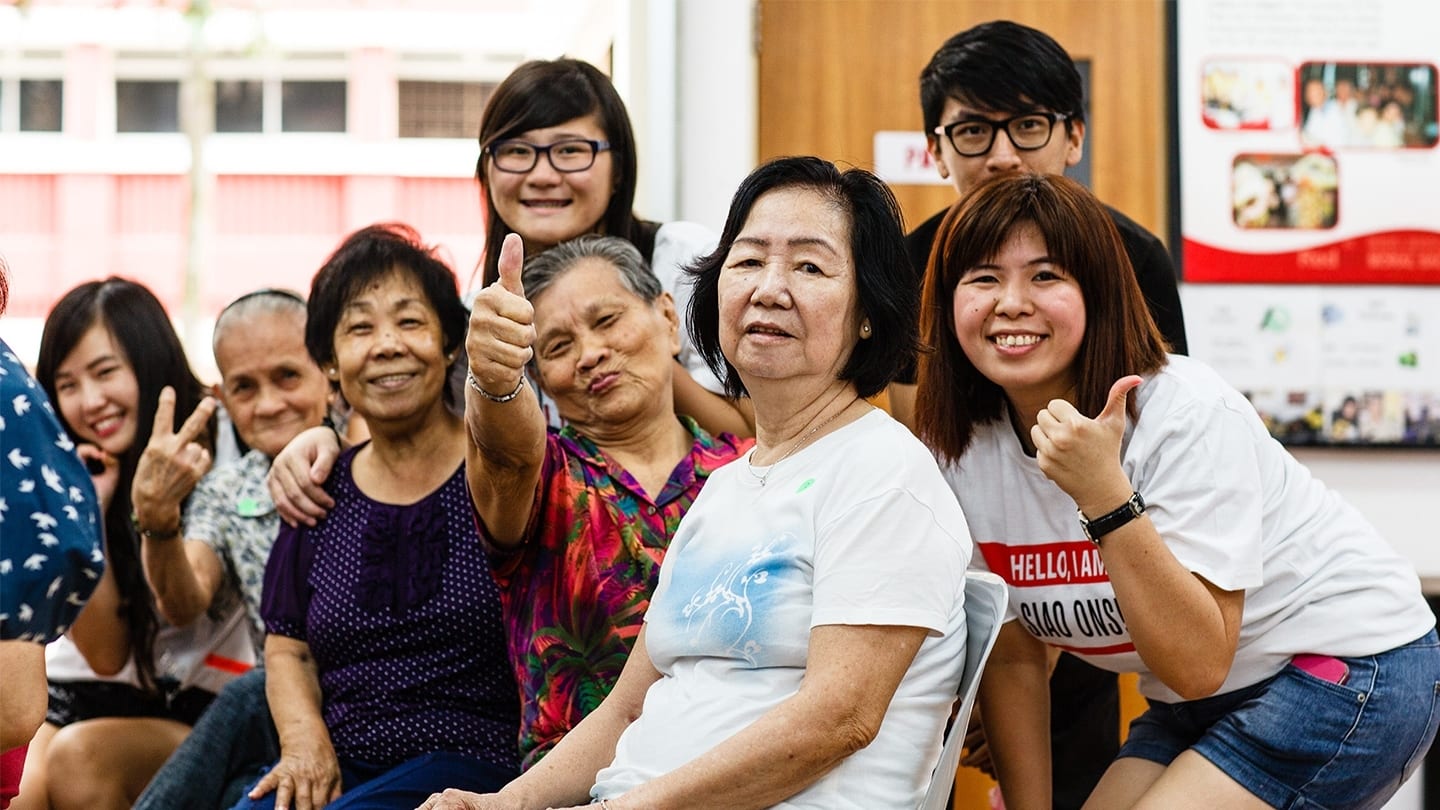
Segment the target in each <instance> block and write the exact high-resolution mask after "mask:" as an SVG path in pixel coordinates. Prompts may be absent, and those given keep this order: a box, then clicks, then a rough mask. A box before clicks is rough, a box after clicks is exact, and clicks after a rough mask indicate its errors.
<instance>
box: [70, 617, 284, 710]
mask: <svg viewBox="0 0 1440 810" xmlns="http://www.w3.org/2000/svg"><path fill="white" fill-rule="evenodd" d="M257 662H258V659H257V657H256V655H255V646H254V644H253V643H252V639H251V629H250V621H249V619H248V618H247V617H246V614H245V608H244V606H243V605H241V604H239V603H238V602H237V603H235V604H232V605H231V606H230V607H229V608H228V609H227V610H226V612H225V613H224V614H223V615H221V616H219V617H218V618H216V617H212V616H211V615H210V614H208V613H205V614H201V615H200V616H199V617H198V618H196V619H195V620H194V621H192V622H190V623H189V624H187V625H185V626H184V627H176V626H174V625H172V624H170V623H168V622H165V621H163V620H162V621H161V623H160V628H159V630H157V631H156V633H155V674H156V676H158V677H160V678H164V679H170V680H174V681H176V682H177V683H178V684H179V688H181V689H186V688H190V687H196V688H199V689H205V690H208V691H210V692H219V691H220V689H221V688H222V687H223V686H224V685H225V684H226V683H228V682H229V681H230V680H231V679H233V678H234V677H235V676H236V675H237V674H239V673H240V672H243V671H245V670H246V669H249V668H250V667H252V666H254V665H255V664H256V663H257ZM45 677H46V679H48V680H51V681H56V682H60V683H71V682H86V681H103V682H108V683H124V684H129V685H130V686H135V687H138V686H140V675H139V671H138V670H137V669H136V667H135V656H133V655H132V656H130V660H129V661H127V662H125V667H124V668H123V669H121V670H120V671H119V672H117V673H115V674H114V675H100V674H99V673H97V672H96V671H95V670H94V669H91V667H90V664H89V663H88V662H86V660H85V656H84V655H82V654H81V653H80V648H79V647H76V646H75V642H73V641H71V640H70V636H68V635H64V636H61V637H60V638H58V639H55V640H54V641H52V642H50V643H49V644H47V645H45Z"/></svg>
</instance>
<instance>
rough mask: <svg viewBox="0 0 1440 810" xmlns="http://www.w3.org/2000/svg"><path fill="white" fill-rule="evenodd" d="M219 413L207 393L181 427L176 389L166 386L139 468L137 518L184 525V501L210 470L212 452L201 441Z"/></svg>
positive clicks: (150, 524)
mask: <svg viewBox="0 0 1440 810" xmlns="http://www.w3.org/2000/svg"><path fill="white" fill-rule="evenodd" d="M214 415H215V400H214V399H212V398H210V397H205V398H204V399H202V400H200V404H199V405H197V406H195V412H194V413H192V414H190V417H189V418H188V419H186V420H185V423H184V424H183V425H181V426H180V429H179V430H174V429H173V428H172V426H173V425H174V424H175V389H174V388H171V387H170V386H168V385H167V386H165V387H164V388H163V389H161V391H160V401H159V403H158V404H157V405H156V406H155V426H154V428H153V430H152V431H151V433H150V443H149V444H147V445H146V446H145V452H144V453H142V454H141V455H140V463H139V465H138V466H137V467H136V468H135V482H134V484H132V485H131V487H130V498H131V500H132V501H133V502H134V506H135V519H136V522H138V523H139V524H140V525H141V526H143V527H145V528H146V529H148V530H151V531H157V532H160V533H165V532H166V531H167V530H168V529H170V528H176V529H178V528H179V526H180V503H181V501H183V500H185V498H186V496H188V495H189V494H190V491H191V490H193V489H194V488H195V485H196V484H198V483H199V482H200V479H201V478H202V477H203V476H204V475H205V473H206V472H207V471H208V470H209V469H210V451H209V450H207V449H205V447H204V445H202V444H200V443H199V442H198V441H196V440H197V439H198V438H199V437H200V434H201V433H202V432H203V431H204V430H205V426H206V425H207V424H208V423H209V421H210V417H212V416H214Z"/></svg>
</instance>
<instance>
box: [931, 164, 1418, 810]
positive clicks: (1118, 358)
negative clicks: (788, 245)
mask: <svg viewBox="0 0 1440 810" xmlns="http://www.w3.org/2000/svg"><path fill="white" fill-rule="evenodd" d="M922 323H923V331H924V338H925V341H926V342H927V343H928V344H929V345H931V346H932V347H933V348H934V352H933V354H931V355H929V356H927V357H923V358H922V360H921V365H920V378H919V392H918V401H919V409H918V417H919V425H920V429H921V435H922V437H923V438H924V439H925V440H926V441H927V443H929V444H930V445H931V447H932V448H933V449H934V450H935V451H936V452H937V454H938V455H939V456H940V457H941V458H942V460H944V461H946V462H948V463H949V465H950V466H949V469H948V471H947V475H948V476H949V477H950V480H951V484H952V487H953V488H954V490H955V492H956V494H957V496H958V497H959V498H960V502H961V505H962V506H963V507H964V510H965V516H966V519H967V520H968V521H969V524H970V530H971V535H972V538H973V539H974V541H975V544H976V549H977V551H978V552H979V553H977V554H976V555H975V556H974V558H973V559H974V560H975V561H976V562H977V563H979V564H981V565H983V566H985V567H988V568H989V569H990V570H993V571H994V572H995V573H997V574H999V575H1000V576H1002V577H1003V578H1005V579H1006V581H1007V582H1008V583H1009V585H1010V616H1009V619H1011V621H1009V623H1007V624H1006V625H1005V626H1004V628H1003V629H1002V630H1001V633H1000V637H999V640H998V641H997V642H996V645H995V651H994V653H993V654H992V656H991V658H990V662H989V664H988V666H987V668H986V671H985V676H984V679H983V681H982V683H981V688H980V704H981V716H982V717H983V718H984V724H985V732H986V738H987V739H988V741H989V748H990V753H991V757H992V758H993V760H994V763H995V766H996V769H997V771H998V773H999V778H1000V786H1001V789H1002V791H1003V793H1004V796H1005V803H1006V806H1007V807H1010V808H1014V809H1017V810H1018V809H1019V808H1029V807H1048V806H1049V803H1050V768H1049V758H1048V757H1047V756H1046V755H1045V753H1046V752H1048V751H1049V750H1050V746H1049V740H1048V732H1049V716H1050V712H1049V706H1048V692H1047V690H1046V678H1047V649H1046V647H1047V645H1048V646H1050V647H1058V648H1060V649H1063V650H1067V651H1069V652H1072V653H1075V654H1077V655H1079V656H1081V657H1082V658H1083V659H1085V660H1087V661H1089V662H1090V663H1092V664H1094V665H1096V666H1098V667H1101V668H1104V669H1109V670H1112V671H1115V672H1138V673H1139V675H1140V689H1141V692H1142V693H1144V695H1145V697H1146V698H1147V699H1148V700H1149V702H1150V707H1151V708H1150V709H1149V711H1147V712H1146V713H1145V714H1143V715H1142V716H1141V717H1140V718H1139V719H1137V720H1136V721H1135V722H1134V723H1133V724H1132V725H1131V727H1130V733H1129V737H1128V739H1127V740H1126V742H1125V744H1124V745H1123V746H1122V747H1121V749H1120V754H1119V758H1117V759H1116V760H1115V762H1114V763H1113V764H1112V765H1111V766H1110V768H1109V770H1108V771H1107V772H1106V774H1105V776H1104V777H1103V778H1102V779H1101V781H1100V784H1099V785H1098V786H1097V787H1096V789H1095V792H1094V793H1093V794H1092V795H1091V796H1090V799H1089V802H1088V804H1087V805H1086V806H1087V807H1103V808H1116V807H1140V806H1143V807H1167V808H1168V807H1199V806H1203V807H1236V808H1241V807H1245V808H1248V807H1266V806H1274V807H1294V806H1300V805H1304V806H1311V805H1312V804H1313V805H1314V806H1325V807H1378V806H1380V805H1381V804H1383V803H1384V801H1385V799H1386V798H1387V797H1388V796H1390V795H1391V794H1392V793H1394V792H1395V790H1396V789H1397V788H1398V787H1399V786H1400V784H1401V782H1403V781H1404V779H1405V778H1406V777H1408V776H1409V775H1410V774H1411V773H1412V772H1413V771H1414V769H1415V768H1416V767H1418V765H1419V763H1420V760H1421V759H1422V758H1423V756H1424V754H1425V751H1426V750H1427V749H1428V748H1429V746H1430V743H1431V741H1432V740H1433V739H1434V737H1435V730H1436V725H1437V723H1440V703H1437V694H1440V692H1437V690H1440V642H1437V639H1436V635H1435V630H1434V627H1435V618H1434V616H1433V615H1432V614H1431V613H1430V611H1429V609H1428V608H1427V607H1426V604H1425V602H1424V600H1423V599H1422V597H1421V595H1420V583H1419V580H1418V578H1417V577H1416V575H1415V571H1414V570H1413V569H1412V568H1411V567H1410V565H1409V564H1408V563H1407V562H1406V561H1405V560H1403V559H1402V558H1401V557H1400V556H1399V555H1398V554H1396V553H1395V551H1394V550H1393V549H1391V548H1390V547H1389V546H1388V545H1386V543H1385V541H1384V539H1382V538H1381V537H1380V535H1379V533H1378V532H1377V531H1376V530H1375V529H1374V527H1372V526H1370V525H1369V523H1367V522H1366V521H1365V519H1364V518H1363V517H1361V516H1360V514H1359V513H1358V512H1356V511H1355V510H1354V509H1353V508H1351V507H1350V506H1349V505H1347V504H1345V503H1344V502H1343V501H1341V500H1340V498H1339V497H1338V496H1337V495H1336V494H1335V493H1333V492H1331V491H1329V490H1328V489H1326V488H1325V486H1324V485H1323V484H1321V483H1320V482H1319V481H1316V480H1314V479H1313V478H1311V477H1310V474H1309V472H1308V471H1307V470H1306V469H1305V467H1304V466H1303V465H1301V464H1300V463H1299V462H1298V461H1296V460H1295V459H1294V458H1293V457H1292V456H1291V455H1290V454H1289V453H1288V452H1286V451H1285V449H1284V448H1282V447H1281V446H1280V445H1279V444H1277V443H1276V442H1275V441H1274V440H1273V439H1271V437H1270V436H1269V434H1268V433H1267V432H1266V430H1265V427H1264V425H1263V424H1262V423H1261V421H1260V419H1259V417H1258V415H1257V414H1256V413H1255V410H1254V408H1252V407H1251V405H1250V403H1249V402H1248V401H1247V400H1246V399H1245V397H1244V396H1242V395H1241V394H1240V393H1239V392H1238V391H1236V390H1235V389H1234V388H1232V387H1230V386H1229V385H1228V384H1226V383H1225V382H1224V381H1223V380H1221V379H1220V377H1219V375H1217V374H1216V373H1215V372H1214V371H1212V370H1210V369H1209V368H1207V367H1205V366H1204V365H1202V364H1201V363H1199V362H1197V361H1194V360H1191V359H1189V358H1186V357H1181V356H1178V355H1166V354H1165V350H1164V342H1163V340H1162V339H1161V337H1160V333H1159V331H1158V330H1157V329H1156V327H1155V324H1154V322H1153V321H1152V320H1151V319H1150V316H1149V314H1148V313H1147V311H1146V308H1145V302H1144V299H1143V297H1142V295H1141V292H1140V288H1139V286H1138V284H1137V283H1136V281H1135V277H1134V274H1133V273H1132V272H1130V265H1129V262H1128V260H1127V259H1126V256H1125V252H1124V249H1123V246H1122V244H1121V241H1120V238H1119V235H1118V233H1117V232H1116V230H1115V227H1114V225H1113V224H1112V223H1111V221H1110V218H1109V217H1108V215H1107V214H1106V211H1105V208H1104V206H1102V205H1101V204H1100V203H1099V202H1098V201H1097V200H1096V199H1095V198H1094V197H1093V196H1092V195H1091V194H1090V193H1089V192H1088V191H1086V190H1085V189H1084V188H1083V187H1082V186H1080V185H1079V184H1077V183H1075V182H1073V181H1071V180H1067V179H1066V178H1064V177H1060V176H1042V175H1010V176H1006V177H1002V178H997V179H994V180H991V181H988V182H986V183H985V184H983V185H981V186H979V187H977V188H976V189H975V190H973V191H972V192H971V193H970V194H969V195H968V196H966V197H965V198H964V199H962V200H961V201H960V203H958V204H957V205H956V207H955V208H953V209H951V211H950V212H949V213H948V214H947V215H946V217H945V220H944V222H943V224H942V225H941V226H940V235H939V241H938V242H937V246H936V250H935V252H934V253H933V254H932V256H931V259H930V265H929V267H928V270H927V276H926V284H925V296H924V301H923V304H922ZM1077 509H1078V512H1079V514H1078V515H1077V514H1076V512H1077Z"/></svg>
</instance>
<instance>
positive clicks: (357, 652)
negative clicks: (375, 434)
mask: <svg viewBox="0 0 1440 810" xmlns="http://www.w3.org/2000/svg"><path fill="white" fill-rule="evenodd" d="M358 449H359V448H358V447H357V448H354V449H351V450H349V451H347V452H345V453H343V454H342V455H341V456H340V459H339V461H338V462H337V463H336V465H335V471H334V473H333V474H332V475H331V476H330V480H329V482H327V483H326V485H325V489H326V491H327V492H329V493H330V495H331V497H333V498H334V499H335V508H334V509H332V510H331V512H330V516H329V517H328V518H326V519H325V520H323V521H321V522H320V523H319V525H317V526H315V527H314V528H308V529H307V528H304V527H301V528H298V529H296V528H291V527H289V526H284V525H282V526H281V528H280V535H279V537H278V538H277V539H276V541H275V547H274V548H273V549H272V550H271V552H270V560H269V562H268V564H267V565H266V567H265V590H264V597H263V601H262V605H261V615H262V617H263V618H264V619H265V627H266V629H267V630H268V631H269V632H271V633H276V634H279V635H283V636H288V637H290V638H295V639H299V640H301V641H304V642H306V643H307V644H309V646H310V653H311V655H312V656H314V658H315V663H316V666H317V668H318V670H319V675H320V691H321V696H322V712H323V714H324V718H325V726H326V728H328V729H329V731H330V737H331V739H332V741H333V742H334V744H335V753H336V755H337V756H339V757H340V758H342V759H355V760H360V761H362V762H366V763H370V764H374V765H381V766H387V767H388V766H393V765H397V764H399V763H401V762H404V761H405V760H407V759H411V758H413V757H416V756H419V755H421V754H426V753H431V752H434V751H449V752H456V753H462V754H468V755H470V756H474V757H477V758H479V759H483V760H485V761H487V762H491V763H493V764H495V765H497V766H499V767H503V768H509V769H518V766H519V754H518V751H517V740H518V735H519V722H520V720H519V705H518V698H517V689H516V687H515V678H514V676H513V675H512V674H511V669H510V665H509V662H508V661H507V660H506V657H505V656H506V654H505V633H504V629H503V626H502V625H501V623H500V593H499V590H498V589H497V588H496V586H495V581H494V580H493V579H492V578H491V576H490V567H489V564H488V563H487V561H486V558H485V553H484V551H483V550H482V549H481V545H480V538H479V535H478V534H477V533H476V526H475V519H474V517H473V513H474V508H473V506H472V505H471V501H470V490H469V487H468V486H466V483H465V468H464V466H463V465H462V466H461V467H460V468H459V469H457V470H456V471H455V474H454V475H452V476H450V478H449V480H447V481H446V482H445V483H444V484H443V485H441V486H440V488H439V489H437V490H435V491H434V492H432V493H430V494H429V495H427V496H425V497H424V498H422V499H421V500H419V501H417V502H416V503H413V504H408V505H404V506H397V505H394V504H385V503H379V502H378V501H374V500H372V499H370V498H369V497H367V496H366V495H364V494H363V493H362V492H361V491H360V489H359V488H358V487H357V486H356V485H355V480H354V478H353V477H352V475H351V464H352V462H353V461H354V458H355V452H356V451H357V450H358Z"/></svg>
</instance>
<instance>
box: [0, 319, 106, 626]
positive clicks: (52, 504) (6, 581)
mask: <svg viewBox="0 0 1440 810" xmlns="http://www.w3.org/2000/svg"><path fill="white" fill-rule="evenodd" d="M104 572H105V555H104V554H103V553H102V551H101V546H100V512H99V506H98V502H97V500H96V498H95V485H94V483H93V482H91V480H90V473H88V472H86V470H85V465H84V464H83V463H81V461H80V457H79V456H77V455H75V444H74V442H72V441H71V440H70V437H69V436H68V435H67V434H66V433H65V428H63V427H61V425H60V420H59V419H57V418H56V416H55V411H54V410H53V409H52V408H51V406H50V400H49V398H47V397H46V396H45V389H43V388H41V387H40V384H39V383H38V382H36V381H35V378H34V377H31V376H30V373H29V372H27V371H26V370H25V367H24V366H23V365H21V364H20V360H19V359H18V358H17V357H16V356H15V353H14V352H12V351H11V350H10V347H9V346H8V345H7V344H6V343H5V341H3V340H0V640H4V641H13V640H16V639H20V640H24V641H36V642H41V643H44V642H49V641H53V640H54V639H56V638H59V637H60V635H61V634H62V633H64V632H65V631H66V630H67V629H69V627H70V625H71V623H72V622H74V621H75V616H76V615H77V614H79V612H80V608H81V607H83V606H84V605H85V600H87V599H89V598H90V594H91V593H92V592H94V590H95V586H96V585H97V584H98V583H99V581H100V575H101V574H102V573H104Z"/></svg>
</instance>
